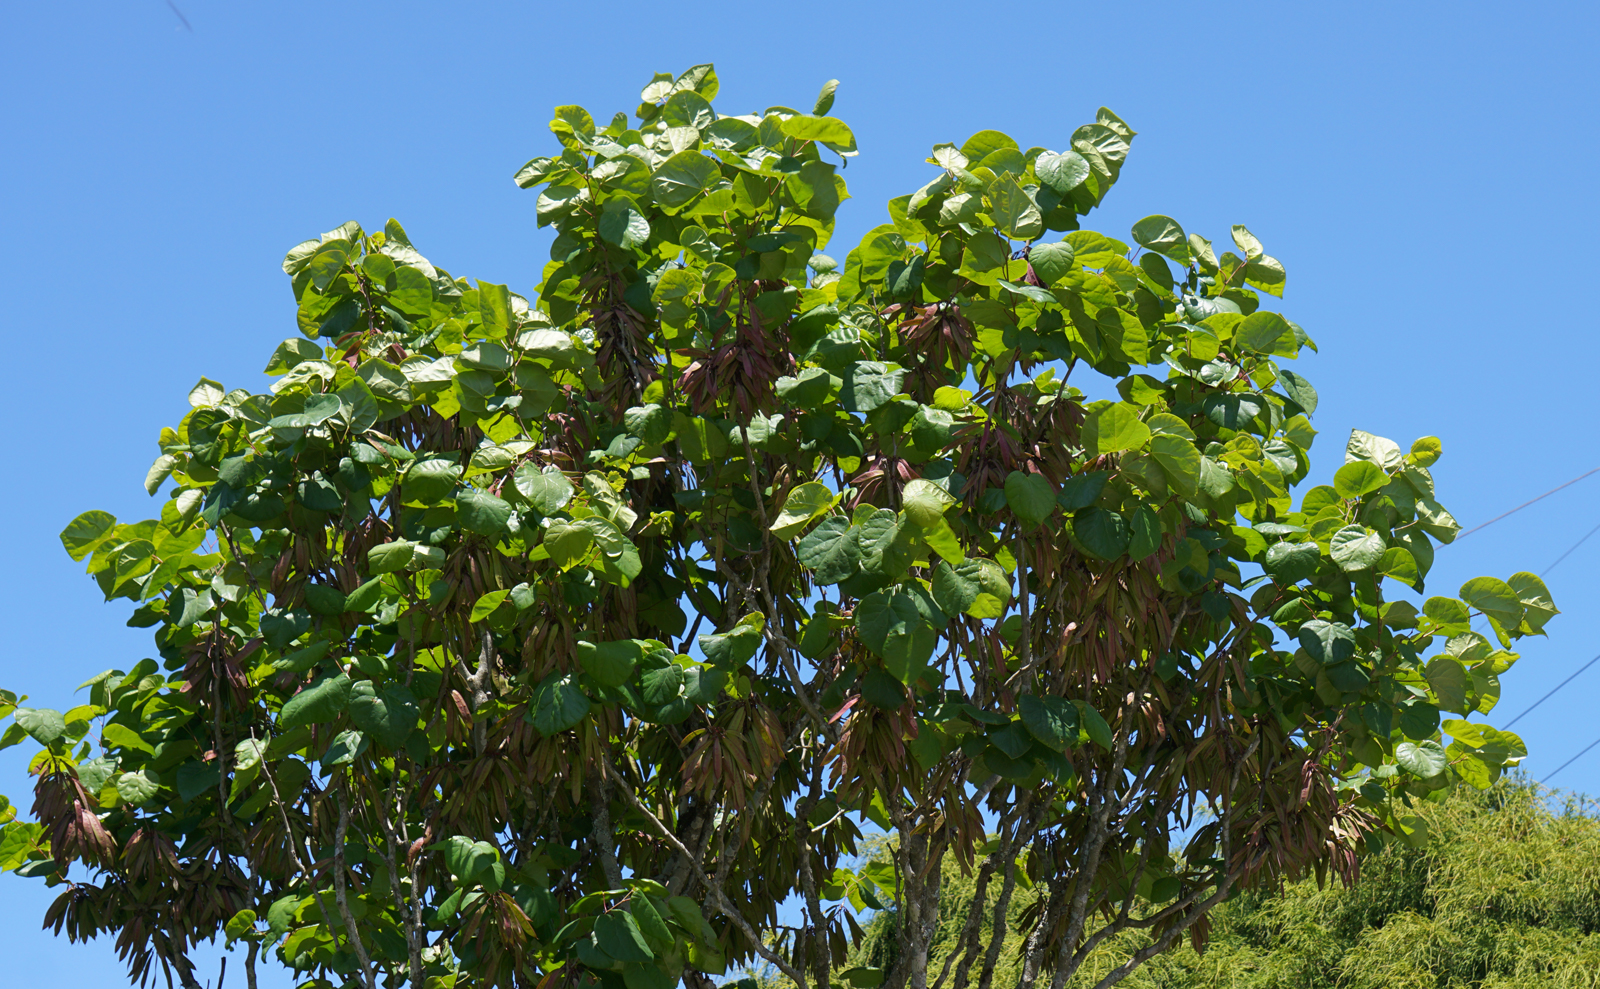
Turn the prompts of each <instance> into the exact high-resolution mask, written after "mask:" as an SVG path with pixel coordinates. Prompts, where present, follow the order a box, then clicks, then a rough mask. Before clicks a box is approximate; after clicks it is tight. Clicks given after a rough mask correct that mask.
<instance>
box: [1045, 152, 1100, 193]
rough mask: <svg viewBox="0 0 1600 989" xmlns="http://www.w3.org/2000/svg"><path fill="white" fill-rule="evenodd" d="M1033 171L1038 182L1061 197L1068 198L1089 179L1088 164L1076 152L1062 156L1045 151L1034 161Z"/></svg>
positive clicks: (1065, 153)
mask: <svg viewBox="0 0 1600 989" xmlns="http://www.w3.org/2000/svg"><path fill="white" fill-rule="evenodd" d="M1033 171H1034V174H1035V175H1037V176H1039V181H1040V182H1043V183H1044V184H1045V185H1047V186H1049V187H1050V188H1051V189H1052V190H1054V191H1055V192H1057V193H1059V194H1060V195H1062V196H1070V195H1071V194H1072V190H1074V189H1076V188H1077V187H1078V186H1080V185H1082V184H1083V180H1084V179H1086V178H1088V177H1089V162H1088V161H1087V160H1086V159H1085V158H1084V157H1083V156H1082V155H1080V154H1078V153H1077V152H1076V151H1067V152H1064V153H1062V154H1054V153H1052V152H1049V151H1046V152H1045V153H1044V154H1042V155H1040V156H1039V157H1038V158H1036V159H1034V162H1033Z"/></svg>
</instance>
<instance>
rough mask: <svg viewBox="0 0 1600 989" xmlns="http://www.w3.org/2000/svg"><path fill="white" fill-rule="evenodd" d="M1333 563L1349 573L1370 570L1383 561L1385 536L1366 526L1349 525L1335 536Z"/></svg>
mask: <svg viewBox="0 0 1600 989" xmlns="http://www.w3.org/2000/svg"><path fill="white" fill-rule="evenodd" d="M1331 544H1332V548H1331V549H1330V550H1329V554H1328V555H1330V556H1332V557H1333V562H1335V563H1337V564H1339V567H1340V569H1342V570H1345V571H1347V572H1352V573H1353V572H1355V571H1358V570H1370V569H1372V568H1373V567H1375V566H1377V565H1378V563H1379V562H1380V561H1381V560H1382V559H1383V551H1384V550H1385V549H1386V548H1387V547H1386V546H1385V545H1384V542H1383V536H1381V535H1379V534H1378V533H1377V532H1376V531H1374V530H1372V529H1369V528H1367V527H1366V526H1364V525H1347V526H1345V527H1344V528H1343V529H1340V530H1339V531H1338V532H1335V533H1334V534H1333V539H1332V541H1331Z"/></svg>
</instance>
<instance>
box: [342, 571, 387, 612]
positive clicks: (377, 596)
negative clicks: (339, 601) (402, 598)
mask: <svg viewBox="0 0 1600 989" xmlns="http://www.w3.org/2000/svg"><path fill="white" fill-rule="evenodd" d="M382 600H383V579H382V578H381V577H373V578H372V579H371V580H369V581H367V582H366V583H364V584H362V585H361V586H360V587H357V588H356V589H355V590H353V591H351V592H350V593H349V594H347V595H345V599H344V608H345V610H346V611H354V612H358V613H363V614H364V613H367V612H370V611H372V610H373V609H374V608H376V607H377V606H378V604H379V602H381V601H382Z"/></svg>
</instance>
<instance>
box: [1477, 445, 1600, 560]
mask: <svg viewBox="0 0 1600 989" xmlns="http://www.w3.org/2000/svg"><path fill="white" fill-rule="evenodd" d="M1595 473H1600V467H1595V468H1592V469H1590V470H1586V471H1584V472H1583V473H1582V474H1579V475H1578V476H1577V477H1574V478H1573V479H1572V480H1570V481H1568V482H1567V483H1565V484H1558V485H1556V486H1555V487H1553V488H1551V489H1550V490H1549V491H1546V492H1545V493H1544V494H1542V495H1540V496H1539V497H1537V498H1534V499H1532V500H1531V501H1525V502H1523V503H1522V504H1520V505H1518V506H1517V507H1516V508H1513V509H1512V510H1511V511H1509V512H1501V513H1500V514H1499V515H1496V516H1495V517H1494V518H1492V519H1490V520H1489V521H1487V522H1485V523H1483V524H1482V525H1475V526H1473V527H1472V528H1470V529H1468V530H1467V531H1466V532H1463V533H1461V534H1460V535H1458V536H1456V539H1465V538H1467V537H1468V536H1470V535H1472V534H1473V533H1474V532H1477V531H1479V530H1480V529H1487V528H1489V526H1491V525H1494V524H1495V523H1496V522H1498V521H1500V520H1501V519H1503V518H1505V517H1506V516H1508V515H1515V514H1517V513H1518V512H1520V511H1522V510H1523V509H1524V508H1527V507H1528V506H1529V505H1532V504H1534V503H1535V502H1540V501H1543V500H1544V499H1546V498H1548V497H1550V496H1551V495H1553V494H1555V493H1556V492H1557V491H1560V490H1561V489H1562V488H1570V487H1572V486H1573V485H1574V484H1577V483H1578V482H1579V481H1581V480H1583V479H1584V478H1586V477H1588V476H1589V475H1590V474H1595ZM1584 538H1585V539H1587V538H1588V537H1587V536H1585V537H1584ZM1557 562H1558V563H1559V562H1560V561H1559V560H1558V561H1557Z"/></svg>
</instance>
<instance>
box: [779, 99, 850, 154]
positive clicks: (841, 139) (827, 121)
mask: <svg viewBox="0 0 1600 989" xmlns="http://www.w3.org/2000/svg"><path fill="white" fill-rule="evenodd" d="M828 97H829V99H830V100H831V99H832V94H831V93H829V94H828ZM779 127H780V128H781V129H782V130H783V132H784V134H786V135H788V136H789V137H792V138H794V139H795V140H797V141H826V142H827V143H829V144H837V145H840V146H841V147H850V146H852V145H854V144H855V143H856V137H855V135H854V134H852V133H851V132H850V128H849V127H848V126H846V125H845V122H844V121H842V120H839V119H837V118H835V117H822V116H817V117H806V116H798V117H790V118H788V119H787V120H785V121H783V122H782V123H781V124H779Z"/></svg>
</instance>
